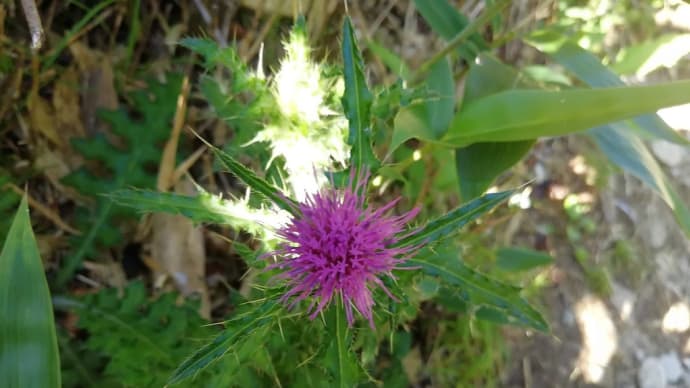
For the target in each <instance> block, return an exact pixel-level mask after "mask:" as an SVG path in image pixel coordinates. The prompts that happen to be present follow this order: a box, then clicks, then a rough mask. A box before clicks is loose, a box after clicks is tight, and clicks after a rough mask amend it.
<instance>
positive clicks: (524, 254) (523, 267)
mask: <svg viewBox="0 0 690 388" xmlns="http://www.w3.org/2000/svg"><path fill="white" fill-rule="evenodd" d="M551 263H553V257H551V256H550V255H548V254H546V253H544V252H539V251H535V250H533V249H526V248H518V247H509V248H501V249H499V250H498V251H496V266H497V267H498V268H500V269H502V270H504V271H511V272H517V271H527V270H529V269H532V268H536V267H540V266H543V265H547V264H551Z"/></svg>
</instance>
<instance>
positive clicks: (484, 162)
mask: <svg viewBox="0 0 690 388" xmlns="http://www.w3.org/2000/svg"><path fill="white" fill-rule="evenodd" d="M534 142H535V141H534V140H523V141H510V142H503V143H476V144H472V145H470V146H467V147H464V148H458V149H456V150H455V167H456V171H457V173H458V183H459V184H460V197H461V198H462V199H463V200H470V199H472V198H476V197H477V196H479V195H482V193H484V192H485V191H486V189H488V188H489V186H491V183H493V181H494V180H495V179H496V177H498V176H499V175H500V174H501V173H503V172H504V171H506V170H507V169H509V168H510V167H512V166H514V165H515V164H516V163H517V162H519V161H520V160H521V159H522V158H523V157H524V156H525V155H526V154H527V153H528V152H529V150H530V149H532V145H534Z"/></svg>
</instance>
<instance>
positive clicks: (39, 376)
mask: <svg viewBox="0 0 690 388" xmlns="http://www.w3.org/2000/svg"><path fill="white" fill-rule="evenodd" d="M59 357H60V356H59V353H58V347H57V337H56V335H55V323H54V320H53V307H52V305H51V302H50V291H49V290H48V282H47V281H46V278H45V274H44V271H43V263H42V262H41V256H40V254H39V252H38V245H37V244H36V238H35V237H34V233H33V230H32V229H31V221H30V219H29V208H28V206H27V199H26V196H24V198H23V199H22V201H21V203H20V205H19V209H18V210H17V214H16V215H15V217H14V221H13V222H12V226H11V227H10V231H9V233H8V234H7V238H6V240H5V244H4V245H3V247H2V252H1V253H0V387H46V388H52V387H60V384H61V380H60V358H59Z"/></svg>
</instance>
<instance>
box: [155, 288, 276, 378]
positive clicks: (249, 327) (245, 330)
mask: <svg viewBox="0 0 690 388" xmlns="http://www.w3.org/2000/svg"><path fill="white" fill-rule="evenodd" d="M280 306H281V305H280V302H279V301H277V300H276V299H269V300H266V301H263V302H261V304H259V305H257V306H256V307H254V308H253V309H251V310H250V311H249V312H247V313H245V314H242V315H240V316H238V317H235V318H233V319H231V320H230V321H228V322H226V325H227V327H226V329H225V331H223V333H222V334H220V335H219V336H217V337H216V338H215V339H214V340H213V342H211V343H209V344H207V345H205V346H204V347H202V348H201V349H199V350H198V351H196V352H195V353H194V354H192V356H191V357H189V358H188V359H187V360H185V361H184V362H183V363H182V364H181V365H180V366H179V367H178V368H177V369H176V370H175V372H174V373H173V375H172V377H170V380H169V381H168V384H170V385H172V384H176V383H179V382H181V381H182V380H185V379H187V378H189V377H192V376H194V375H195V374H197V373H199V372H200V371H202V370H204V369H205V368H207V367H208V366H209V365H211V363H213V362H214V361H216V360H218V359H220V358H221V357H223V356H224V355H225V354H226V353H228V352H229V351H232V350H233V349H234V348H236V347H238V346H241V343H242V342H243V341H246V340H247V337H251V336H253V335H255V334H256V333H257V332H260V331H259V329H260V328H262V327H264V326H267V325H271V324H273V323H274V322H275V321H276V316H277V315H278V312H279V311H280Z"/></svg>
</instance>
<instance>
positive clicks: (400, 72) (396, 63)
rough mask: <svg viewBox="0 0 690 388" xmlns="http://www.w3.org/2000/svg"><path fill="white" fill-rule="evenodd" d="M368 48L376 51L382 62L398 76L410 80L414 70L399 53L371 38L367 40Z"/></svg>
mask: <svg viewBox="0 0 690 388" xmlns="http://www.w3.org/2000/svg"><path fill="white" fill-rule="evenodd" d="M366 45H367V48H368V49H369V50H371V52H373V53H374V55H376V56H377V57H379V59H380V60H381V62H383V63H384V64H385V65H386V66H387V67H388V69H390V71H392V72H393V74H396V75H397V76H398V77H400V78H402V79H404V80H409V79H410V76H411V75H412V71H411V70H410V68H409V67H408V66H407V64H406V63H405V61H404V60H403V59H402V58H400V57H399V56H398V55H397V54H395V53H394V52H392V51H391V50H389V49H388V48H387V47H385V46H383V45H381V44H379V43H377V42H376V41H373V40H369V41H367V42H366Z"/></svg>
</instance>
